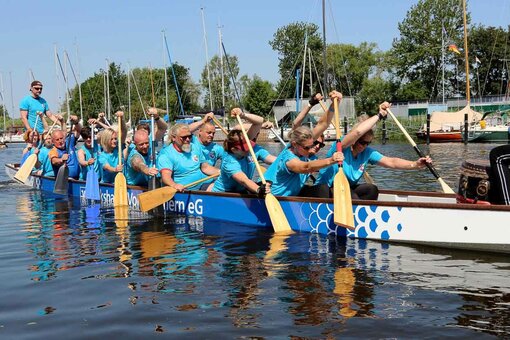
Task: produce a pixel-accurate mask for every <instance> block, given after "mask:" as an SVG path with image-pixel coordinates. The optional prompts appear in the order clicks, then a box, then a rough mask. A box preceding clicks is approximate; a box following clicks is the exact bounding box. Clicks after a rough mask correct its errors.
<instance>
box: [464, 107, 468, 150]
mask: <svg viewBox="0 0 510 340" xmlns="http://www.w3.org/2000/svg"><path fill="white" fill-rule="evenodd" d="M467 142H468V114H467V112H466V113H464V144H467Z"/></svg>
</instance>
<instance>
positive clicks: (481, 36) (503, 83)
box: [468, 25, 510, 95]
mask: <svg viewBox="0 0 510 340" xmlns="http://www.w3.org/2000/svg"><path fill="white" fill-rule="evenodd" d="M468 37H469V53H470V57H469V59H470V66H471V74H472V79H473V80H474V81H472V82H471V91H472V92H473V93H475V94H478V95H480V94H481V95H504V94H505V93H506V91H507V89H508V72H509V69H508V65H509V64H508V62H509V60H508V51H509V50H510V26H509V27H508V28H507V29H506V30H504V29H503V28H501V27H497V28H496V27H484V26H481V25H478V26H475V27H473V28H472V29H471V30H469V34H468ZM476 58H478V60H479V61H480V63H476ZM477 67H478V68H477ZM478 85H479V86H478Z"/></svg>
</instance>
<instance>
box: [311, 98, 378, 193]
mask: <svg viewBox="0 0 510 340" xmlns="http://www.w3.org/2000/svg"><path fill="white" fill-rule="evenodd" d="M319 103H320V104H321V106H322V109H323V110H324V112H325V113H328V108H327V107H326V105H324V102H323V101H322V100H321V101H319ZM363 178H364V179H365V182H367V183H368V184H374V185H375V182H374V180H373V179H372V176H370V174H369V173H368V171H366V170H365V171H363Z"/></svg>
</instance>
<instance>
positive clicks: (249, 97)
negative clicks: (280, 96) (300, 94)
mask: <svg viewBox="0 0 510 340" xmlns="http://www.w3.org/2000/svg"><path fill="white" fill-rule="evenodd" d="M275 99H277V98H276V92H275V91H274V89H273V85H272V84H271V83H270V82H268V81H266V80H262V79H261V78H260V77H258V76H257V75H254V76H253V79H252V80H251V81H250V82H249V85H248V87H247V89H246V92H245V95H244V96H243V104H244V106H245V108H246V110H247V111H249V112H251V113H254V114H257V115H259V116H262V117H265V116H267V115H268V114H269V112H270V111H271V109H272V105H273V101H274V100H275Z"/></svg>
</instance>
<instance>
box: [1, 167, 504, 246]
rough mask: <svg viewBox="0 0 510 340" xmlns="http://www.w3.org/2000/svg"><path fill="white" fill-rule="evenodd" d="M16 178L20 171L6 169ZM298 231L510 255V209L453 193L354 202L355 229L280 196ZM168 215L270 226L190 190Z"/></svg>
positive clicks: (386, 194)
mask: <svg viewBox="0 0 510 340" xmlns="http://www.w3.org/2000/svg"><path fill="white" fill-rule="evenodd" d="M5 170H6V173H7V174H8V175H9V176H10V177H11V178H12V177H13V176H14V174H15V173H16V171H17V168H16V167H15V166H14V165H12V164H6V165H5ZM54 182H55V179H54V178H51V177H41V176H37V175H31V176H30V177H29V180H28V181H27V185H29V186H31V187H33V188H35V189H38V190H42V191H47V192H52V191H53V187H54ZM144 190H145V189H144V188H142V187H128V200H129V204H130V206H131V207H132V209H138V207H139V203H138V199H137V195H138V194H140V193H141V192H143V191H144ZM100 191H101V204H102V205H103V206H112V205H113V194H114V188H113V185H111V184H103V185H100ZM68 194H69V196H73V197H76V198H79V199H80V200H81V202H82V203H83V204H87V202H86V200H85V182H84V181H77V180H70V181H69V191H68ZM278 200H279V201H280V203H281V206H282V208H283V211H284V212H285V215H286V217H287V218H288V221H289V223H290V225H291V227H292V229H293V230H295V231H300V232H310V233H320V234H325V235H337V236H343V237H349V238H360V239H371V240H381V241H390V242H403V243H411V244H426V245H432V246H441V247H448V248H458V249H471V250H478V251H491V252H502V253H510V229H509V228H508V225H507V224H506V223H507V221H508V220H509V218H510V206H499V205H477V204H459V203H456V196H455V195H454V194H443V193H436V192H409V191H407V192H405V191H381V194H380V196H379V200H377V201H360V200H354V201H353V214H354V220H355V229H354V230H348V229H345V228H343V227H340V226H337V225H335V224H334V222H333V200H332V199H321V198H302V197H278ZM163 207H164V211H165V213H166V214H180V215H187V216H199V217H202V218H205V219H211V220H218V221H223V222H229V223H230V224H231V225H232V226H234V228H235V226H236V225H239V224H244V225H252V226H256V227H263V228H270V227H271V221H270V218H269V215H268V213H267V209H266V207H265V203H264V200H261V199H259V198H257V197H256V196H253V195H240V194H232V193H211V192H203V191H189V192H184V193H177V194H176V195H175V196H174V198H173V199H172V200H170V201H168V202H166V203H165V204H164V206H163Z"/></svg>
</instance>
